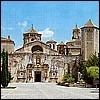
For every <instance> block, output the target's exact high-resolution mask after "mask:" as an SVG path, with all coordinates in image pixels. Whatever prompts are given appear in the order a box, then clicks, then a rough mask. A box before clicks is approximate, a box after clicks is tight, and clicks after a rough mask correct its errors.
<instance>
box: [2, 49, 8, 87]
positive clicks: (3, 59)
mask: <svg viewBox="0 0 100 100" xmlns="http://www.w3.org/2000/svg"><path fill="white" fill-rule="evenodd" d="M6 65H7V64H6V53H5V51H4V49H3V51H2V71H1V75H2V76H1V77H2V78H1V79H2V80H1V83H2V86H3V87H4V88H5V87H7V85H8V82H7V68H6Z"/></svg>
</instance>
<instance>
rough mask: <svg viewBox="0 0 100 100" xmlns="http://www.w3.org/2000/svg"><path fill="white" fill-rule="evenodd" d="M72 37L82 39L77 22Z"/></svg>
mask: <svg viewBox="0 0 100 100" xmlns="http://www.w3.org/2000/svg"><path fill="white" fill-rule="evenodd" d="M72 39H80V29H79V28H78V26H77V23H76V26H75V28H74V29H73V36H72Z"/></svg>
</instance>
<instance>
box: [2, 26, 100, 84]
mask: <svg viewBox="0 0 100 100" xmlns="http://www.w3.org/2000/svg"><path fill="white" fill-rule="evenodd" d="M93 29H94V30H95V28H93ZM94 32H96V30H95V31H94ZM82 34H84V28H82ZM94 35H95V34H94ZM41 36H42V34H39V33H38V32H37V31H36V30H34V28H33V26H32V27H31V28H30V29H29V30H28V31H27V32H24V33H23V46H22V47H21V48H19V49H17V50H15V51H13V50H12V51H11V53H9V68H10V72H11V75H12V77H13V80H12V82H56V81H58V82H59V81H61V80H62V79H63V76H64V74H65V73H66V71H67V72H68V73H71V71H72V69H73V64H74V63H75V61H76V60H77V61H78V60H79V59H80V57H81V30H80V29H79V28H78V27H77V25H76V27H75V28H74V29H73V36H72V40H71V41H69V42H67V43H66V44H64V42H63V41H62V42H61V43H57V42H56V41H55V40H52V39H51V40H48V41H47V42H46V43H44V42H42V40H41ZM82 42H83V40H82ZM84 42H85V41H84ZM98 42H99V41H98ZM7 43H8V42H7ZM1 46H3V45H2V43H1ZM2 48H3V47H2ZM84 48H85V46H84ZM82 50H84V49H83V48H82ZM82 52H83V51H82ZM82 54H84V53H82Z"/></svg>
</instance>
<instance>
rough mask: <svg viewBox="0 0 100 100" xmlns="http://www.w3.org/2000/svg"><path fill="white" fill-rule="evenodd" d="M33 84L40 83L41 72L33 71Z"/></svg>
mask: <svg viewBox="0 0 100 100" xmlns="http://www.w3.org/2000/svg"><path fill="white" fill-rule="evenodd" d="M35 82H41V71H35Z"/></svg>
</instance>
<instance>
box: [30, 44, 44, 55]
mask: <svg viewBox="0 0 100 100" xmlns="http://www.w3.org/2000/svg"><path fill="white" fill-rule="evenodd" d="M31 50H32V53H33V52H35V51H41V52H43V48H42V47H41V46H39V45H36V46H33V47H32V49H31Z"/></svg>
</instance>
